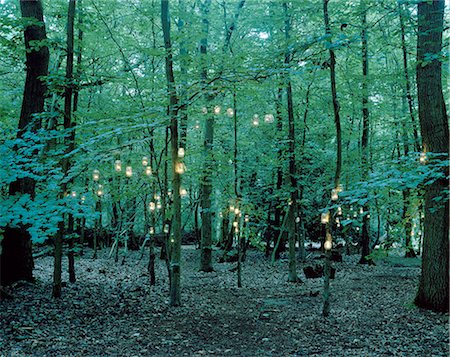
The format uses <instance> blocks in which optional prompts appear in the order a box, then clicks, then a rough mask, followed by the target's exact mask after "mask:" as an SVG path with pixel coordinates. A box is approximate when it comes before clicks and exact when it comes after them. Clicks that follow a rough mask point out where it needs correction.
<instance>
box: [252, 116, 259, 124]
mask: <svg viewBox="0 0 450 357" xmlns="http://www.w3.org/2000/svg"><path fill="white" fill-rule="evenodd" d="M252 124H253V125H254V126H258V125H259V115H258V114H255V115H253V121H252Z"/></svg>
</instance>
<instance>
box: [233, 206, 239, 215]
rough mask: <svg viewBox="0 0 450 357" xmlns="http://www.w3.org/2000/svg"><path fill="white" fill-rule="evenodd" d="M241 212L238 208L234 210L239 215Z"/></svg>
mask: <svg viewBox="0 0 450 357" xmlns="http://www.w3.org/2000/svg"><path fill="white" fill-rule="evenodd" d="M239 212H240V210H239V208H237V207H236V208H235V209H234V214H236V215H238V214H239Z"/></svg>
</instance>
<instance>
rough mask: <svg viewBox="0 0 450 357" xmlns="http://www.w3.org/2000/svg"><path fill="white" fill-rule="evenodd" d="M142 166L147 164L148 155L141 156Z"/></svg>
mask: <svg viewBox="0 0 450 357" xmlns="http://www.w3.org/2000/svg"><path fill="white" fill-rule="evenodd" d="M142 166H148V157H147V156H143V157H142Z"/></svg>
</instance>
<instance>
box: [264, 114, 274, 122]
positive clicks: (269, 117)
mask: <svg viewBox="0 0 450 357" xmlns="http://www.w3.org/2000/svg"><path fill="white" fill-rule="evenodd" d="M264 121H265V122H266V123H273V121H274V116H273V114H266V115H264Z"/></svg>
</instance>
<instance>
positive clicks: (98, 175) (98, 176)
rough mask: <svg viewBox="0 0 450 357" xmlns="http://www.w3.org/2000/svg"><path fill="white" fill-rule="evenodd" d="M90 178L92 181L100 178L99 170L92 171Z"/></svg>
mask: <svg viewBox="0 0 450 357" xmlns="http://www.w3.org/2000/svg"><path fill="white" fill-rule="evenodd" d="M92 179H93V180H94V181H98V180H100V171H98V170H94V171H92Z"/></svg>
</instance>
